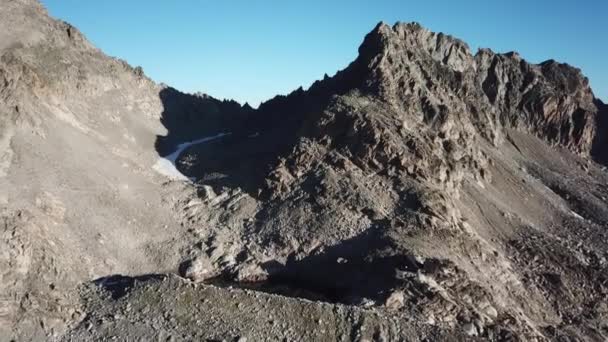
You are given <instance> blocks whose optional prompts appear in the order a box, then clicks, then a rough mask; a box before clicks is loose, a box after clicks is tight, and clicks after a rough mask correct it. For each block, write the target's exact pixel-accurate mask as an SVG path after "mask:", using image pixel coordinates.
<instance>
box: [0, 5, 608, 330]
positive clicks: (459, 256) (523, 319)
mask: <svg viewBox="0 0 608 342" xmlns="http://www.w3.org/2000/svg"><path fill="white" fill-rule="evenodd" d="M0 9H1V10H0V25H1V26H2V30H0V32H2V33H0V42H1V43H0V55H1V57H0V120H2V124H1V125H0V137H1V138H0V146H2V150H1V153H2V155H1V156H0V189H1V191H0V217H1V218H2V221H3V222H4V224H3V225H0V227H2V228H1V229H2V230H1V232H2V233H1V234H2V238H1V239H0V248H1V250H2V251H7V252H3V253H2V254H0V255H1V256H0V265H2V269H3V273H2V276H1V278H0V289H1V291H0V293H2V295H1V296H2V297H1V301H0V302H1V303H2V306H0V336H8V338H7V340H10V339H15V340H45V339H49V338H56V339H61V340H66V341H68V340H104V339H111V338H112V337H116V338H118V339H127V338H128V339H138V338H139V339H144V340H150V339H156V338H161V339H171V338H172V339H174V340H240V341H243V340H245V339H250V340H255V341H257V340H315V341H317V340H318V341H336V340H340V341H349V340H357V341H364V340H374V341H389V340H411V341H423V340H466V339H470V340H475V339H480V340H495V341H518V340H522V341H528V340H537V341H543V340H562V339H563V340H583V341H584V340H588V341H595V340H603V339H606V338H607V337H608V336H607V335H608V326H606V323H605V322H606V321H608V301H607V299H606V298H608V296H607V294H608V262H607V258H608V252H607V251H608V248H607V247H608V236H607V234H606V231H605V229H604V227H606V225H607V223H608V205H607V202H606V201H607V200H606V198H607V197H608V188H606V187H605V184H607V183H608V173H607V172H606V168H605V166H604V164H605V163H606V160H607V159H606V155H605V152H604V150H605V148H606V147H605V146H606V141H605V139H606V138H605V132H606V122H607V121H606V117H607V116H606V115H608V107H607V106H606V105H605V104H603V103H602V102H601V101H599V100H598V99H596V98H595V97H594V94H593V92H592V90H591V88H590V87H589V83H588V80H587V79H586V78H585V77H584V76H583V75H582V73H581V71H580V70H579V69H576V68H574V67H572V66H569V65H567V64H562V63H558V62H556V61H546V62H543V63H540V64H531V63H528V62H526V61H525V60H524V59H523V58H522V57H521V56H519V55H518V54H517V53H514V52H512V53H506V54H498V53H494V52H492V51H490V50H488V49H481V50H479V51H478V52H477V53H476V54H473V53H472V52H471V51H470V49H469V47H468V46H467V45H466V43H464V42H462V41H460V40H458V39H456V38H454V37H451V36H449V35H445V34H442V33H433V32H430V31H428V30H426V29H425V28H423V27H421V26H420V25H419V24H416V23H410V24H403V23H398V24H396V25H394V26H389V25H386V24H384V23H380V24H379V25H378V26H377V27H375V28H374V29H373V30H372V31H371V32H370V33H369V34H368V35H367V36H366V37H365V39H364V40H363V43H362V44H361V46H360V48H359V56H358V57H357V59H356V60H355V61H354V62H352V63H351V64H350V65H349V66H348V67H347V68H346V69H344V70H342V71H339V72H338V73H337V74H336V75H334V76H333V77H329V76H326V77H325V78H324V79H323V80H319V81H317V82H315V83H314V84H313V85H312V86H311V87H310V88H309V89H307V90H304V89H298V90H296V91H294V92H292V93H291V94H289V95H287V96H278V97H276V98H274V99H272V100H270V101H268V102H266V103H263V104H262V105H261V106H260V107H259V108H258V109H257V110H254V109H252V108H251V107H249V106H247V105H245V106H241V105H240V104H238V103H236V102H233V101H219V100H216V99H214V98H212V97H210V96H207V95H204V94H184V93H181V92H179V91H177V90H175V89H173V88H171V87H168V86H165V85H157V84H155V83H154V82H152V81H151V80H149V79H148V78H147V77H146V76H145V75H144V73H143V70H142V69H141V68H133V67H131V66H129V65H128V64H127V63H126V62H124V61H121V60H118V59H115V58H111V57H108V56H106V55H104V54H103V53H102V52H101V51H99V50H98V49H96V48H95V47H93V46H92V45H91V44H90V43H89V42H87V40H86V39H85V38H84V37H83V36H82V34H81V33H79V32H78V30H77V29H76V28H74V27H73V26H71V25H69V24H66V23H63V22H59V21H56V20H54V19H52V18H50V17H49V16H48V14H47V13H46V11H45V10H44V8H43V7H42V6H41V5H40V4H39V3H38V2H37V1H34V0H6V1H4V2H2V4H0Z"/></svg>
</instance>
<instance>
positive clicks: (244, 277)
mask: <svg viewBox="0 0 608 342" xmlns="http://www.w3.org/2000/svg"><path fill="white" fill-rule="evenodd" d="M234 280H235V281H237V282H239V283H258V282H263V281H266V280H268V272H267V271H266V270H264V269H263V268H262V267H261V266H260V265H259V264H257V263H249V264H246V265H244V266H242V267H240V268H239V270H238V272H237V274H236V276H235V277H234Z"/></svg>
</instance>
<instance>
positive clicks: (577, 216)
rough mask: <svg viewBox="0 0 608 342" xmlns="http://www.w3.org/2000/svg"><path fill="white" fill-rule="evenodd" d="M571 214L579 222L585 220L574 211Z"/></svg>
mask: <svg viewBox="0 0 608 342" xmlns="http://www.w3.org/2000/svg"><path fill="white" fill-rule="evenodd" d="M570 214H572V216H574V217H576V218H577V219H579V220H584V219H585V218H584V217H582V216H581V215H579V214H578V213H577V212H575V211H574V210H570Z"/></svg>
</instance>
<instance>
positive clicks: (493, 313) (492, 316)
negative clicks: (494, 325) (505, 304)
mask: <svg viewBox="0 0 608 342" xmlns="http://www.w3.org/2000/svg"><path fill="white" fill-rule="evenodd" d="M482 311H483V313H485V314H486V315H488V317H489V318H490V319H492V320H495V319H496V318H497V317H498V311H497V310H496V309H495V308H494V307H493V306H492V305H488V306H486V307H485V308H483V309H482Z"/></svg>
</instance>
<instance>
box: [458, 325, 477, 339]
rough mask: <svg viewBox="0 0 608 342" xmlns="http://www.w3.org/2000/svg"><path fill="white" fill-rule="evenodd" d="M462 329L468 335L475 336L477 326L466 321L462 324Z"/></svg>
mask: <svg viewBox="0 0 608 342" xmlns="http://www.w3.org/2000/svg"><path fill="white" fill-rule="evenodd" d="M462 331H463V332H464V333H465V334H467V335H469V336H477V334H478V333H477V328H476V327H475V324H473V323H467V324H465V325H463V326H462Z"/></svg>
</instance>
